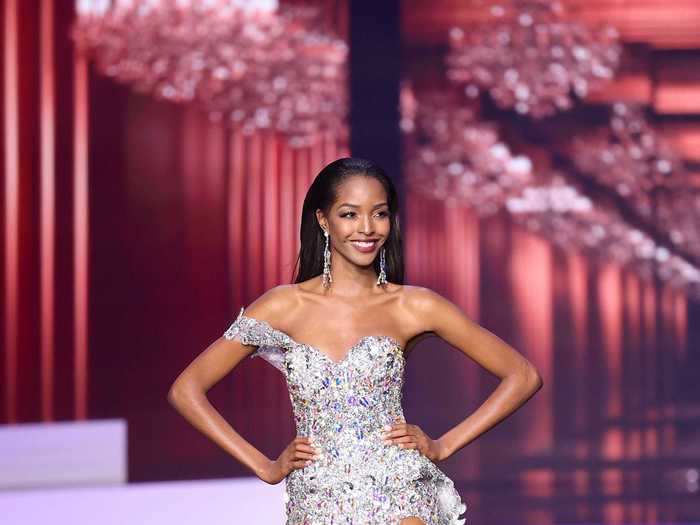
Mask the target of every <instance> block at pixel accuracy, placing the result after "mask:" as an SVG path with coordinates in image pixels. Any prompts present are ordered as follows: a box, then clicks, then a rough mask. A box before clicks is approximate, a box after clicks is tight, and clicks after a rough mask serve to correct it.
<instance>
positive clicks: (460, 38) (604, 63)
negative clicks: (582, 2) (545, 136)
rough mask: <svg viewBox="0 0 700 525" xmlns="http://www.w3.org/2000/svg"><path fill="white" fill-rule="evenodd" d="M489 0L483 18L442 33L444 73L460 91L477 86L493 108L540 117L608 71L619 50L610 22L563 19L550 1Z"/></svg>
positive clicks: (561, 11) (470, 92)
mask: <svg viewBox="0 0 700 525" xmlns="http://www.w3.org/2000/svg"><path fill="white" fill-rule="evenodd" d="M490 4H491V5H490V9H489V13H490V16H491V17H492V20H491V22H490V23H488V24H485V25H483V26H480V27H474V28H459V27H454V28H452V29H451V30H450V33H449V42H450V51H449V52H448V55H447V57H446V61H447V67H448V72H447V75H448V78H450V79H451V80H452V81H454V82H456V83H458V84H460V85H463V86H464V88H465V93H466V94H467V95H468V96H471V97H476V96H477V95H478V94H479V91H480V90H481V89H485V90H487V91H488V92H489V93H490V95H491V97H492V98H493V100H494V101H495V103H496V104H497V105H498V106H499V107H501V108H506V109H514V110H515V111H517V112H518V113H522V114H528V115H530V116H532V117H534V118H542V117H546V116H549V115H552V114H554V113H555V112H557V111H560V110H566V109H569V108H570V107H571V106H572V104H573V97H574V96H576V97H580V98H582V97H585V96H586V94H587V93H588V92H589V90H590V89H592V88H594V87H596V86H597V85H599V84H601V83H604V82H606V81H608V80H610V79H611V78H612V77H613V75H614V72H615V70H616V68H617V66H618V64H619V60H620V54H621V46H620V45H619V43H618V38H619V35H618V32H617V31H616V30H615V29H614V28H612V27H603V28H601V29H599V30H594V29H592V28H589V27H587V26H586V25H584V24H582V23H580V22H576V21H574V20H570V19H568V18H567V17H566V16H565V14H564V9H563V7H562V4H561V2H559V1H555V0H510V1H508V0H502V1H500V0H499V1H491V2H490Z"/></svg>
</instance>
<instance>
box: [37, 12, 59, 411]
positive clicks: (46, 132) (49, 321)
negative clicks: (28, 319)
mask: <svg viewBox="0 0 700 525" xmlns="http://www.w3.org/2000/svg"><path fill="white" fill-rule="evenodd" d="M53 22H54V16H53V1H52V0H42V2H41V30H40V38H41V47H40V60H41V101H40V106H41V165H40V172H41V212H40V213H41V229H40V235H41V241H40V242H41V253H40V260H41V264H40V267H39V268H40V271H41V292H40V293H41V320H40V323H41V417H42V419H43V420H45V421H46V420H52V419H53V414H54V412H53V393H54V340H55V335H54V333H55V332H54V282H55V264H56V261H55V255H56V254H55V252H54V246H55V240H56V239H55V232H56V223H55V216H56V204H55V203H56V195H55V148H56V145H55V143H56V140H55V126H56V119H55V87H54V86H55V66H54V57H53V52H54V31H53Z"/></svg>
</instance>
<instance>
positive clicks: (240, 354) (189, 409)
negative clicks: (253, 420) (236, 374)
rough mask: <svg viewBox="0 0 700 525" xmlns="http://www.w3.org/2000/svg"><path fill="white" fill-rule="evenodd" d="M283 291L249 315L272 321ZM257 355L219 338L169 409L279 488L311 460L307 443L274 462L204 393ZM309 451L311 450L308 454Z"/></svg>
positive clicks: (182, 378)
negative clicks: (295, 469) (289, 474)
mask: <svg viewBox="0 0 700 525" xmlns="http://www.w3.org/2000/svg"><path fill="white" fill-rule="evenodd" d="M285 295H286V294H285V293H284V290H283V289H281V287H278V288H273V289H272V290H270V291H268V292H266V293H265V294H263V295H262V296H260V298H258V299H257V300H256V301H255V302H253V303H251V304H250V305H249V306H248V308H247V309H246V315H250V316H252V317H256V318H258V319H265V320H268V322H270V321H272V322H274V321H273V319H274V317H275V315H276V312H277V311H279V310H280V309H283V308H285V307H286V306H287V305H285ZM253 350H255V347H254V346H251V345H244V344H242V343H241V342H239V341H237V340H235V339H232V340H227V339H224V338H223V337H220V338H218V339H217V340H216V341H214V342H213V343H212V344H211V345H209V346H208V347H207V348H206V349H205V350H204V351H203V352H202V353H201V354H200V355H199V356H197V357H196V358H195V359H194V361H192V363H190V364H189V365H188V366H187V368H185V370H183V371H182V373H181V374H180V375H179V376H178V377H177V379H175V381H174V382H173V384H172V386H171V387H170V390H169V392H168V401H169V402H170V404H171V405H172V406H173V407H174V408H175V409H176V410H177V411H178V412H179V413H180V414H181V415H182V416H183V417H184V418H185V419H187V421H189V422H190V423H191V424H192V425H193V426H194V427H195V428H197V430H199V431H200V432H202V433H203V434H205V435H206V436H207V437H209V438H210V439H211V440H212V441H214V442H215V443H217V444H218V445H219V446H220V447H221V448H222V449H224V450H225V451H226V452H228V453H229V454H231V455H232V456H233V457H234V458H236V459H237V460H238V461H240V462H241V463H242V464H243V465H245V466H246V467H248V468H249V469H250V470H251V471H252V472H253V473H255V475H256V476H258V477H259V478H260V479H262V480H263V481H267V482H269V483H276V482H277V481H279V479H280V478H281V477H283V476H284V475H285V474H286V471H287V470H288V468H289V467H291V466H296V467H299V466H300V465H301V463H298V461H299V458H304V459H313V458H312V452H313V449H312V448H311V447H310V446H309V445H307V444H306V438H297V439H296V440H295V441H293V442H292V444H290V446H289V447H288V448H287V449H285V451H284V452H283V454H282V455H281V456H280V458H278V460H277V461H272V460H270V459H269V458H267V456H265V455H264V454H263V453H262V452H260V451H259V450H258V449H257V448H255V447H254V446H253V445H251V444H250V443H249V442H248V441H246V440H245V439H244V438H243V437H242V436H241V435H240V434H239V433H238V432H236V431H235V430H234V429H233V427H232V426H231V425H229V424H228V423H227V422H226V420H225V419H224V418H223V417H222V416H221V414H220V413H219V412H218V411H217V410H216V409H215V408H214V407H213V406H212V404H211V403H210V402H209V400H208V399H207V396H206V392H207V391H208V390H209V389H210V388H211V387H212V386H213V385H215V384H216V383H217V382H219V381H220V380H221V379H222V378H223V377H224V376H225V375H226V374H228V373H229V372H230V371H231V370H232V369H233V368H235V367H236V365H238V363H240V362H241V361H242V360H243V359H244V358H245V357H246V356H248V355H250V354H251V353H252V351H253ZM307 449H308V450H307Z"/></svg>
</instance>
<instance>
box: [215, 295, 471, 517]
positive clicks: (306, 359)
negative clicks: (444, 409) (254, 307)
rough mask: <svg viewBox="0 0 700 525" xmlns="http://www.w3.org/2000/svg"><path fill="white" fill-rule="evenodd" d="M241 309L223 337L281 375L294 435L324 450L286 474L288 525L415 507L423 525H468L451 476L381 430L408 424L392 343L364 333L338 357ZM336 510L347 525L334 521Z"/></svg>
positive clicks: (400, 358)
mask: <svg viewBox="0 0 700 525" xmlns="http://www.w3.org/2000/svg"><path fill="white" fill-rule="evenodd" d="M243 311H244V308H241V311H240V313H239V315H238V317H237V318H236V320H235V321H234V322H233V324H231V326H230V327H229V328H228V330H226V332H225V333H224V337H225V338H226V339H229V340H230V339H234V338H236V339H238V340H240V341H241V342H242V343H243V344H247V345H254V346H257V347H258V348H257V349H256V351H255V352H254V353H253V354H252V356H251V357H256V356H259V357H262V358H263V359H265V360H266V361H268V362H269V363H271V364H272V365H273V366H275V367H276V368H277V369H278V370H280V371H281V372H282V373H283V375H284V377H285V379H286V382H287V386H288V390H289V396H290V399H291V402H292V408H293V412H294V418H295V423H296V430H297V435H299V436H309V437H312V438H313V439H314V441H315V443H316V447H317V448H319V449H321V451H322V453H323V458H321V459H317V460H314V461H313V462H312V463H311V465H309V466H307V467H304V468H303V469H297V470H293V471H292V472H291V473H290V474H289V476H288V477H287V487H286V488H287V490H286V495H287V497H288V499H287V513H288V520H289V521H288V523H290V524H295V525H296V524H297V523H299V524H302V523H304V524H306V523H309V524H317V523H319V524H321V523H322V524H324V525H326V524H327V523H354V524H361V523H362V524H369V523H372V524H374V523H377V524H379V523H382V524H385V523H393V522H394V521H395V520H394V517H395V516H397V515H398V513H399V512H400V511H401V510H402V509H405V510H407V509H409V507H410V508H414V509H415V510H414V512H416V513H417V512H419V511H420V512H422V513H423V514H422V515H423V516H428V518H429V519H430V520H431V521H429V522H426V523H434V524H440V525H443V524H453V523H454V524H456V523H463V522H464V520H458V519H457V515H458V514H459V513H461V512H463V511H464V505H463V504H461V501H460V499H459V496H458V495H457V493H456V491H455V490H454V486H453V483H452V482H451V480H449V478H447V477H445V475H444V474H443V473H442V472H441V471H440V470H439V469H438V468H437V467H436V466H435V465H434V463H433V462H432V461H430V460H429V459H427V458H426V457H425V456H423V455H422V454H420V452H418V450H416V449H401V448H399V447H398V446H396V445H393V446H390V445H387V444H385V443H384V442H383V440H382V436H381V430H382V427H383V426H384V425H387V424H391V423H394V422H396V421H398V420H403V418H404V416H403V410H402V407H401V399H402V387H403V381H404V366H405V361H404V355H403V348H402V346H401V344H399V342H398V341H397V340H396V339H394V338H393V337H391V336H385V335H367V336H364V337H362V338H360V339H359V340H358V341H357V342H356V343H355V344H354V345H352V347H350V348H349V349H348V350H347V352H346V354H345V356H344V357H343V358H342V359H341V360H339V361H335V360H333V359H331V358H330V357H329V356H328V355H326V354H325V353H323V352H321V350H319V349H318V348H316V347H314V346H312V345H308V344H304V343H299V342H297V341H295V340H294V339H293V338H292V337H290V336H289V335H288V334H286V333H285V332H283V331H281V330H278V329H275V328H273V327H272V326H271V325H270V324H269V323H267V322H266V321H263V320H258V319H255V318H252V317H248V316H245V315H243ZM421 480H422V481H421ZM426 480H432V481H430V482H429V483H428V481H426ZM406 498H408V499H406ZM411 498H412V501H409V499H411ZM339 509H341V514H342V509H345V512H350V514H347V515H348V516H350V518H349V519H350V521H332V520H331V518H330V516H331V515H332V516H337V515H338V512H339ZM416 515H419V514H416ZM353 517H354V521H353V520H352V519H353ZM304 520H308V521H304ZM396 523H398V521H396Z"/></svg>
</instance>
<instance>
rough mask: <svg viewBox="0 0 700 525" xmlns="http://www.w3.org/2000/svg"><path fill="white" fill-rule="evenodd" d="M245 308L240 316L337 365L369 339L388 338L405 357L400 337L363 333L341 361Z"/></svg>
mask: <svg viewBox="0 0 700 525" xmlns="http://www.w3.org/2000/svg"><path fill="white" fill-rule="evenodd" d="M243 310H244V308H241V313H240V314H238V317H239V318H241V317H245V318H246V319H250V320H252V321H254V322H256V323H260V324H263V325H265V326H267V328H269V329H270V330H273V331H275V332H279V333H280V334H282V335H284V336H285V337H286V338H287V339H289V340H290V341H291V342H292V343H294V344H295V345H297V346H305V347H306V348H310V349H311V350H314V351H315V352H316V353H317V354H319V355H320V356H321V357H322V358H324V359H326V360H327V361H328V362H329V363H331V364H333V365H336V366H340V365H342V364H343V363H345V362H346V361H347V360H348V359H349V358H350V355H351V354H352V352H353V350H355V348H357V347H358V346H360V345H361V344H362V343H364V342H365V341H366V340H367V339H386V340H387V341H389V342H390V343H392V344H394V345H395V346H396V347H398V349H399V350H400V351H401V352H400V354H401V357H402V358H403V357H404V355H403V352H404V347H403V345H402V344H401V343H399V341H398V339H396V338H395V337H394V336H391V335H363V336H360V338H359V339H358V340H357V341H356V342H355V343H354V344H353V345H351V346H350V348H348V349H347V350H346V351H345V355H344V356H343V357H342V359H340V360H339V361H336V360H335V359H332V358H331V357H330V356H329V355H328V354H326V353H325V352H323V351H322V350H321V349H320V348H318V347H316V346H314V345H310V344H308V343H300V342H299V341H297V340H296V339H294V338H293V337H292V336H291V335H289V334H288V333H287V332H285V331H284V330H280V329H279V328H275V327H274V326H272V325H271V324H270V323H268V322H267V321H265V320H264V319H256V318H255V317H249V316H247V315H243Z"/></svg>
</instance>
